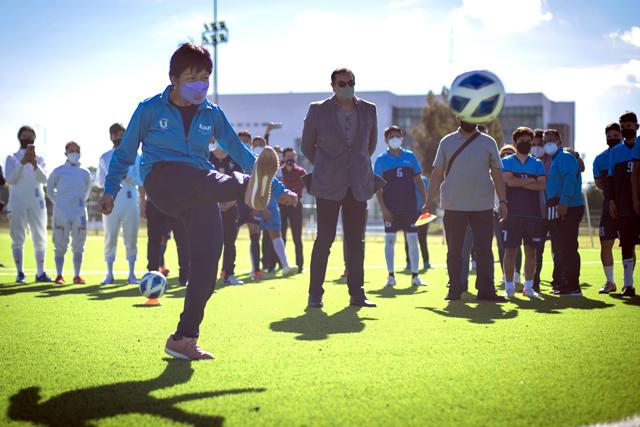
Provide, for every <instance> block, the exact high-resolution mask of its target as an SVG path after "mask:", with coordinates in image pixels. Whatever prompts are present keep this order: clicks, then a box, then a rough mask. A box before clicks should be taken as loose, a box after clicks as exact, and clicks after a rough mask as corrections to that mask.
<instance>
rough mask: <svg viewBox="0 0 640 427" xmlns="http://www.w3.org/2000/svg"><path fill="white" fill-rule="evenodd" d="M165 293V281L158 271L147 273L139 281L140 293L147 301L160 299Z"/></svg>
mask: <svg viewBox="0 0 640 427" xmlns="http://www.w3.org/2000/svg"><path fill="white" fill-rule="evenodd" d="M166 291H167V279H166V278H165V277H164V275H163V274H162V273H160V272H158V271H149V272H147V273H145V274H144V276H142V279H140V293H141V294H142V296H144V297H147V298H149V299H157V298H160V297H161V296H162V295H164V293H165V292H166Z"/></svg>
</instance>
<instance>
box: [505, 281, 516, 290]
mask: <svg viewBox="0 0 640 427" xmlns="http://www.w3.org/2000/svg"><path fill="white" fill-rule="evenodd" d="M505 288H506V289H510V288H515V285H514V284H513V282H507V283H506V284H505Z"/></svg>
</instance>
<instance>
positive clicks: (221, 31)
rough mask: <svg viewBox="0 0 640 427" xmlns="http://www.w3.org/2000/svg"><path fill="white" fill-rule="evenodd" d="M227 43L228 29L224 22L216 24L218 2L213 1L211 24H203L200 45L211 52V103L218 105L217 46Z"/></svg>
mask: <svg viewBox="0 0 640 427" xmlns="http://www.w3.org/2000/svg"><path fill="white" fill-rule="evenodd" d="M228 41H229V29H228V28H227V25H226V24H225V23H224V21H220V22H218V1H217V0H213V22H212V23H210V24H206V23H205V24H204V31H203V32H202V44H203V45H204V46H207V45H211V47H212V50H213V76H212V78H213V85H212V86H213V102H214V103H215V104H217V103H218V44H220V43H226V42H228Z"/></svg>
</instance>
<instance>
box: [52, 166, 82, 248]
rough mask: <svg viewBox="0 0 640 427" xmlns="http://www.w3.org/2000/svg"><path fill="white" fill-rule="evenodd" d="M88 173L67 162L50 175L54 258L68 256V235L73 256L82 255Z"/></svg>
mask: <svg viewBox="0 0 640 427" xmlns="http://www.w3.org/2000/svg"><path fill="white" fill-rule="evenodd" d="M91 185H92V182H91V173H90V172H89V171H88V170H87V169H85V168H83V167H80V164H79V163H78V164H75V165H74V164H72V163H70V162H68V161H67V162H66V163H65V164H64V165H62V166H58V167H57V168H55V169H54V170H53V172H51V175H49V180H48V181H47V197H48V198H49V200H51V202H52V203H53V218H52V219H53V245H54V247H55V256H56V258H58V257H62V258H63V259H64V255H65V253H66V252H67V246H68V244H69V235H71V251H72V252H73V254H74V256H76V254H82V252H84V242H85V241H86V239H87V199H88V198H89V194H90V193H91Z"/></svg>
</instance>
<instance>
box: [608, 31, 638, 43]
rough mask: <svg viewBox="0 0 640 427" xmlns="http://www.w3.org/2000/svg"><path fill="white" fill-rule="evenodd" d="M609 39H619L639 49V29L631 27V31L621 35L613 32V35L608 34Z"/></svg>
mask: <svg viewBox="0 0 640 427" xmlns="http://www.w3.org/2000/svg"><path fill="white" fill-rule="evenodd" d="M609 37H610V38H611V39H613V40H618V39H620V40H622V41H623V42H625V43H629V44H630V45H632V46H635V47H640V27H631V29H629V30H627V31H625V32H622V33H621V32H619V31H615V32H613V33H610V34H609Z"/></svg>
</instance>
